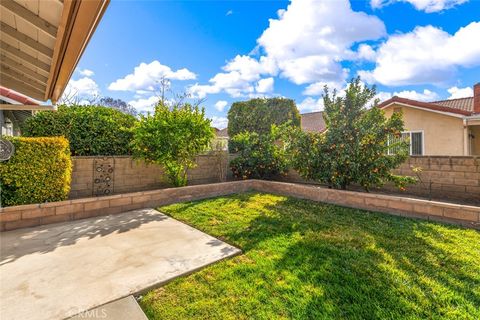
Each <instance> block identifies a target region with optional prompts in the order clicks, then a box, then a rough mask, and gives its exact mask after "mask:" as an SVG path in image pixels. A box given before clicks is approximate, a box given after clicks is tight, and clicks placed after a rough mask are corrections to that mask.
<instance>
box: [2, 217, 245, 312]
mask: <svg viewBox="0 0 480 320" xmlns="http://www.w3.org/2000/svg"><path fill="white" fill-rule="evenodd" d="M0 237H1V239H0V240H1V252H0V256H1V259H0V301H1V303H0V319H9V320H15V319H22V320H23V319H39V320H42V319H49V320H53V319H65V318H68V317H71V316H74V315H76V314H78V313H80V312H83V311H86V310H90V309H92V308H95V307H98V306H100V305H103V304H106V303H108V302H110V301H114V300H117V299H120V298H123V297H126V296H128V295H131V294H134V293H138V292H142V291H144V290H146V289H148V288H151V287H154V286H158V285H161V284H163V283H165V282H167V281H169V280H171V279H173V278H175V277H178V276H181V275H184V274H188V273H191V272H193V271H195V270H197V269H199V268H201V267H204V266H206V265H209V264H211V263H213V262H216V261H218V260H221V259H224V258H226V257H230V256H233V255H235V254H238V253H240V250H239V249H237V248H235V247H232V246H230V245H228V244H226V243H224V242H222V241H220V240H218V239H216V238H214V237H211V236H209V235H207V234H205V233H203V232H200V231H198V230H196V229H194V228H192V227H190V226H188V225H186V224H183V223H181V222H179V221H177V220H175V219H172V218H170V217H168V216H166V215H164V214H162V213H160V212H158V211H156V210H153V209H144V210H136V211H130V212H125V213H121V214H117V215H111V216H104V217H98V218H90V219H85V220H79V221H74V222H68V223H61V224H55V225H47V226H43V227H36V228H30V229H20V230H15V231H9V232H3V233H1V235H0Z"/></svg>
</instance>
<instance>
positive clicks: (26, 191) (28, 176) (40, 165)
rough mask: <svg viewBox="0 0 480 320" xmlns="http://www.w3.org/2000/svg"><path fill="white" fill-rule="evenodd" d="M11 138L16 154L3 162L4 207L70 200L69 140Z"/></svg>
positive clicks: (0, 172) (0, 179) (0, 168)
mask: <svg viewBox="0 0 480 320" xmlns="http://www.w3.org/2000/svg"><path fill="white" fill-rule="evenodd" d="M10 139H11V142H12V143H13V144H14V145H15V154H14V155H13V157H12V158H11V159H10V160H8V161H4V162H0V184H1V188H2V190H1V193H0V195H1V197H2V205H5V206H13V205H21V204H30V203H42V202H46V201H61V200H65V199H67V197H68V193H69V191H70V181H71V173H72V161H71V159H70V150H69V148H68V141H67V140H66V139H65V138H62V137H56V138H24V137H19V138H10Z"/></svg>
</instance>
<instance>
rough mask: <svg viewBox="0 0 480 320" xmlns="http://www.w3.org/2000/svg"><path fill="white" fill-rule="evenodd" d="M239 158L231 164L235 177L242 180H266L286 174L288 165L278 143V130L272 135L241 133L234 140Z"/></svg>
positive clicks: (272, 131) (275, 129)
mask: <svg viewBox="0 0 480 320" xmlns="http://www.w3.org/2000/svg"><path fill="white" fill-rule="evenodd" d="M232 140H233V143H234V145H235V148H236V149H234V150H233V151H234V152H238V156H237V157H236V158H235V159H233V160H232V161H231V162H230V168H231V169H232V172H233V175H234V176H235V177H237V178H240V179H265V178H271V177H274V176H278V175H279V174H285V173H286V172H287V164H286V161H285V155H284V153H283V148H282V146H281V145H280V144H279V143H278V141H277V140H278V128H277V127H275V126H273V127H272V129H271V132H270V133H267V134H261V135H260V134H258V133H256V132H243V133H239V134H237V135H236V136H234V137H233V138H232Z"/></svg>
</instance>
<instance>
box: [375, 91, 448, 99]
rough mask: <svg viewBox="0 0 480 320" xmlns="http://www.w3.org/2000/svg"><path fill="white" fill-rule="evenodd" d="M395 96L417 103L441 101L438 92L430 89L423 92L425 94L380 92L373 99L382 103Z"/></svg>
mask: <svg viewBox="0 0 480 320" xmlns="http://www.w3.org/2000/svg"><path fill="white" fill-rule="evenodd" d="M393 96H397V97H401V98H406V99H411V100H417V101H426V102H428V101H434V100H438V99H439V96H438V94H437V93H436V92H433V91H430V90H428V89H425V90H423V92H417V91H415V90H403V91H397V92H394V93H391V92H385V91H380V92H378V93H377V94H376V95H375V97H374V98H373V99H372V102H373V100H375V99H377V98H378V99H380V102H383V101H385V100H388V99H390V98H391V97H393Z"/></svg>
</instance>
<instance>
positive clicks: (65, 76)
mask: <svg viewBox="0 0 480 320" xmlns="http://www.w3.org/2000/svg"><path fill="white" fill-rule="evenodd" d="M109 2H110V0H89V1H78V0H65V1H64V6H63V12H62V17H61V20H60V24H59V27H58V33H57V41H56V43H55V47H54V50H53V59H52V65H51V68H50V74H49V79H48V82H47V91H46V94H45V97H44V100H48V99H51V101H52V102H53V103H56V102H57V101H58V99H59V98H60V97H61V95H62V93H63V91H64V90H65V87H66V86H67V83H68V81H69V80H70V77H71V76H72V73H73V71H74V70H75V67H76V66H77V64H78V61H79V60H80V57H81V56H82V53H83V52H84V50H85V48H86V46H87V44H88V42H89V40H90V38H91V37H92V35H93V33H94V32H95V29H96V27H97V25H98V23H99V22H100V20H101V18H102V16H103V14H104V12H105V10H106V9H107V7H108V4H109Z"/></svg>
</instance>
